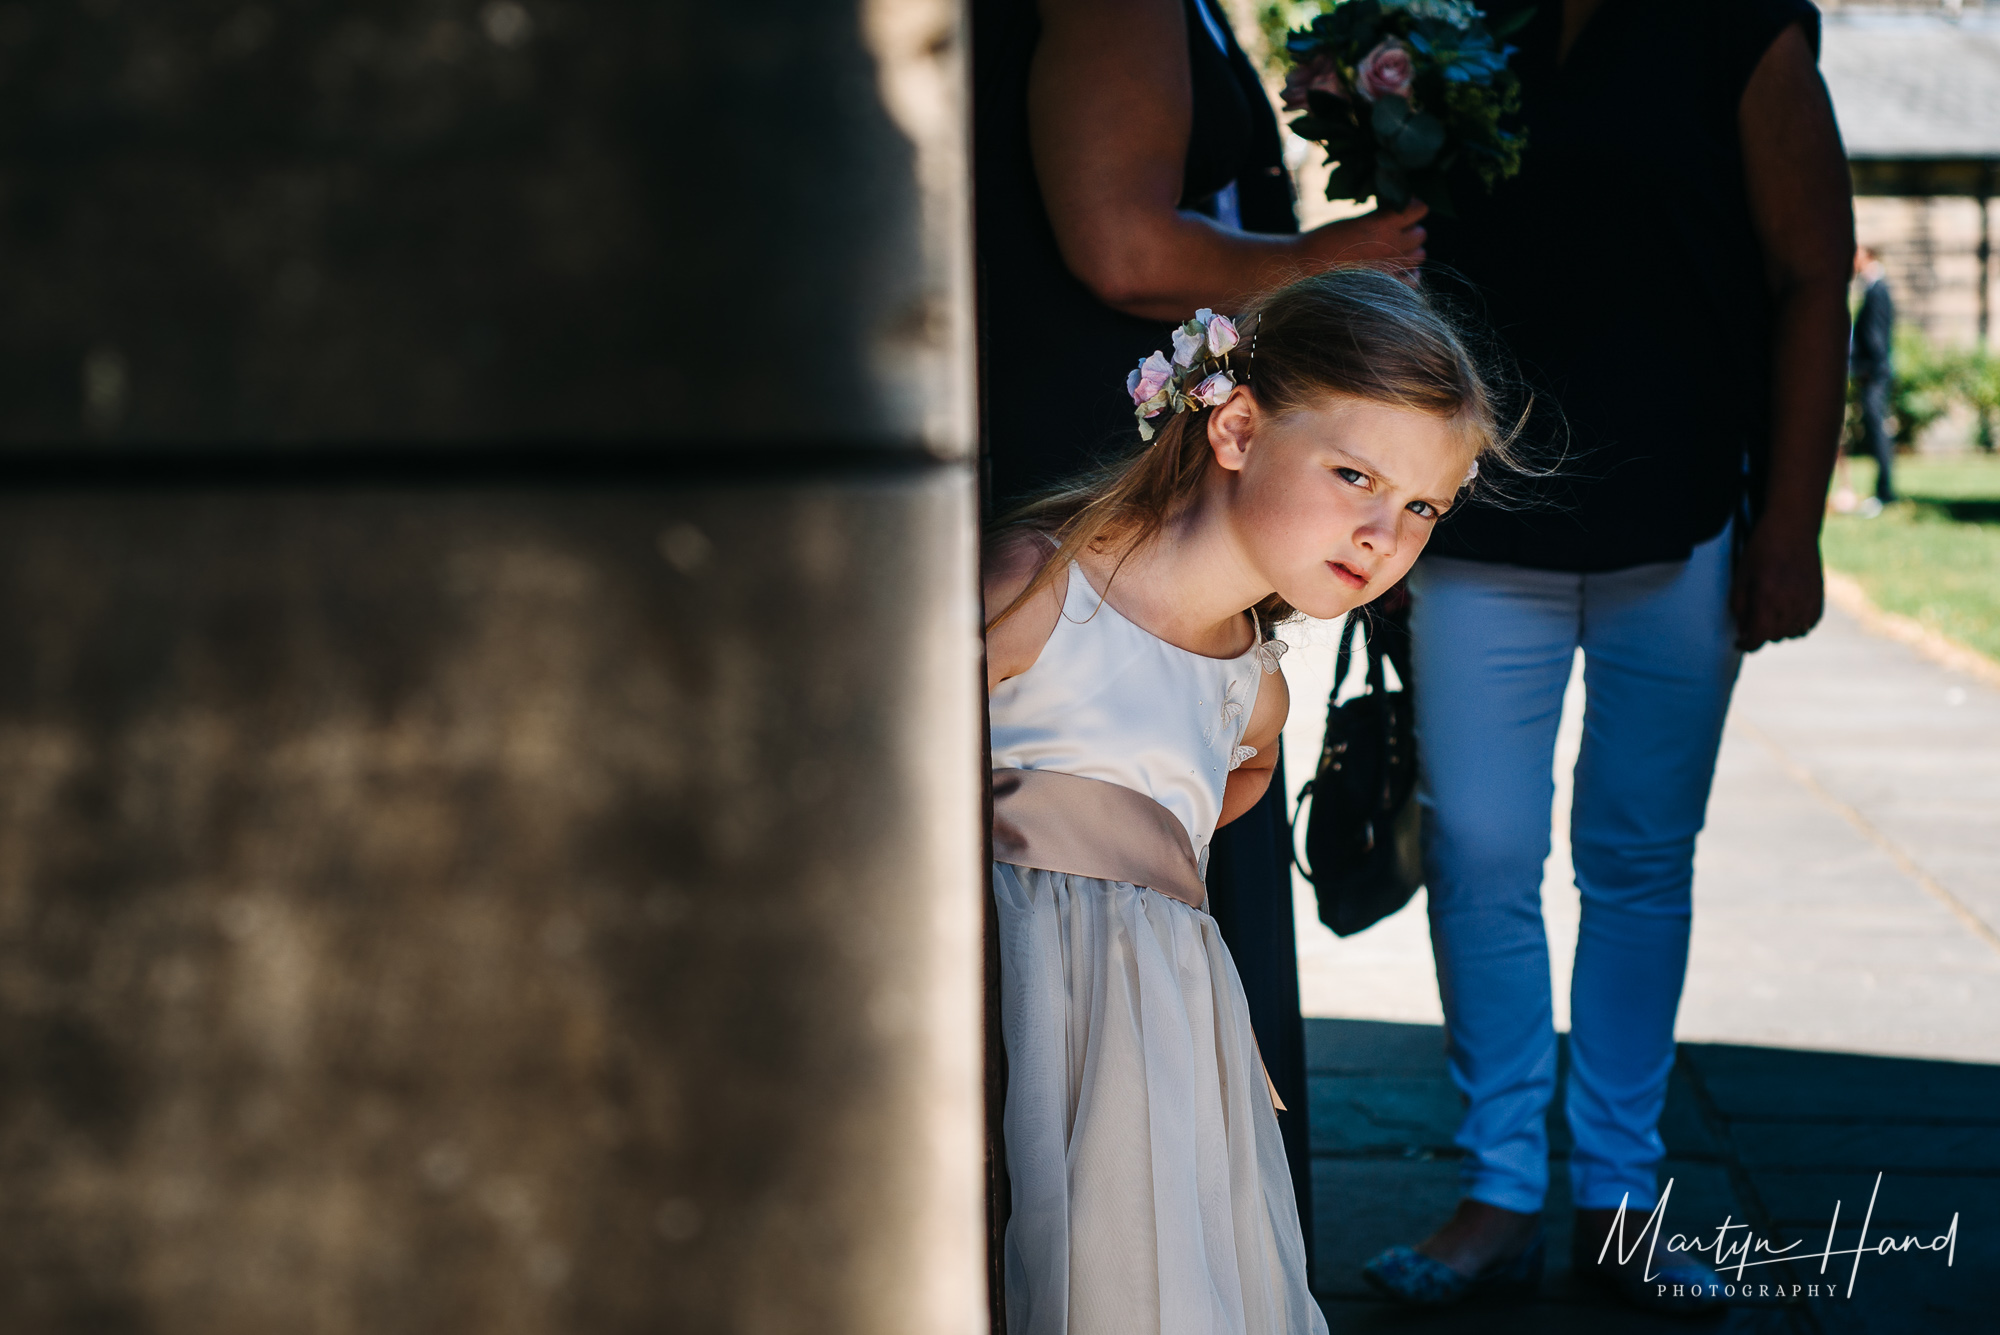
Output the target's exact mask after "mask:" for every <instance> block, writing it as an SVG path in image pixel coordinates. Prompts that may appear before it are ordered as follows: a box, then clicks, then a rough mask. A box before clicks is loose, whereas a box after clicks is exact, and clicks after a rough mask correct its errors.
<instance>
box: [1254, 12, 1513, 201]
mask: <svg viewBox="0 0 2000 1335" xmlns="http://www.w3.org/2000/svg"><path fill="white" fill-rule="evenodd" d="M1281 12H1282V11H1281V10H1280V8H1279V7H1278V6H1276V5H1274V6H1272V7H1271V8H1270V9H1269V10H1268V11H1267V12H1266V14H1265V16H1264V22H1265V26H1267V27H1270V26H1272V24H1273V21H1274V20H1275V19H1276V18H1277V17H1278V16H1279V15H1280V14H1281ZM1526 17H1527V16H1526V15H1517V16H1515V17H1514V18H1512V19H1510V20H1509V21H1508V23H1507V24H1506V25H1505V28H1504V31H1503V32H1501V33H1498V34H1496V33H1495V32H1493V31H1492V30H1490V29H1488V28H1487V26H1486V23H1485V17H1484V15H1482V14H1481V13H1480V12H1479V11H1478V10H1477V9H1475V8H1473V7H1472V5H1470V4H1468V3H1465V2H1464V0H1338V2H1337V3H1335V4H1334V5H1333V6H1332V7H1331V8H1329V9H1327V10H1326V11H1325V12H1323V13H1321V14H1319V15H1317V16H1316V17H1314V18H1313V19H1312V20H1311V21H1310V22H1309V23H1307V24H1306V25H1305V26H1304V27H1301V28H1296V29H1294V30H1292V31H1291V32H1290V33H1289V34H1288V35H1287V36H1286V39H1285V43H1284V47H1285V52H1286V54H1287V56H1288V57H1289V58H1290V60H1291V62H1292V65H1293V76H1294V79H1295V80H1302V81H1304V82H1310V81H1311V79H1312V76H1313V75H1314V74H1315V73H1317V74H1319V75H1320V76H1321V77H1324V76H1325V75H1326V74H1328V73H1331V74H1333V75H1337V77H1338V79H1339V81H1340V84H1341V87H1342V89H1343V92H1342V93H1334V92H1328V91H1325V90H1324V89H1323V88H1315V89H1309V90H1308V91H1307V92H1306V94H1305V100H1306V114H1305V115H1303V116H1301V117H1299V119H1297V120H1295V121H1293V122H1292V127H1291V128H1292V132H1293V133H1294V134H1297V135H1299V136H1300V137H1301V138H1304V139H1310V140H1313V141H1315V142H1317V143H1319V144H1321V145H1323V146H1324V147H1325V148H1326V151H1327V160H1328V162H1330V163H1332V164H1333V173H1332V175H1331V176H1330V177H1329V179H1328V181H1327V190H1326V193H1327V198H1328V199H1356V200H1361V199H1366V198H1368V197H1369V196H1370V195H1373V196H1375V197H1376V199H1377V200H1379V201H1380V202H1381V204H1382V205H1383V206H1384V207H1387V208H1392V209H1393V208H1402V207H1404V206H1405V205H1407V204H1408V203H1409V202H1410V200H1411V199H1412V198H1413V197H1416V198H1421V199H1423V200H1424V201H1425V202H1426V203H1428V204H1429V205H1430V206H1431V208H1432V210H1433V211H1435V212H1438V213H1441V214H1447V215H1448V214H1450V212H1451V197H1450V192H1449V190H1448V189H1447V188H1446V184H1445V182H1446V178H1447V176H1448V175H1449V173H1450V172H1451V171H1452V169H1453V168H1454V167H1455V166H1457V165H1458V164H1459V163H1460V162H1461V161H1462V162H1464V163H1465V164H1466V165H1467V166H1469V167H1471V168H1472V170H1473V171H1474V172H1475V173H1476V174H1477V175H1478V176H1479V179H1480V180H1481V181H1482V182H1483V183H1484V184H1485V185H1486V187H1487V188H1488V189H1491V188H1492V187H1493V186H1494V184H1495V183H1496V182H1498V181H1500V180H1502V179H1504V178H1506V177H1509V176H1512V175H1513V174H1514V173H1515V172H1517V171H1519V170H1520V169H1521V150H1522V148H1523V146H1524V137H1523V135H1522V134H1521V133H1519V132H1518V131H1516V130H1509V129H1506V128H1504V127H1503V122H1504V121H1505V120H1507V118H1509V117H1511V116H1512V115H1514V113H1516V112H1517V111H1518V110H1519V109H1520V81H1519V80H1518V79H1517V78H1516V77H1515V75H1514V73H1513V71H1511V70H1509V69H1508V68H1507V58H1508V57H1509V56H1510V55H1512V54H1513V51H1514V48H1513V47H1510V46H1505V45H1502V44H1501V43H1500V41H1499V40H1498V39H1499V37H1502V36H1505V35H1507V34H1508V33H1511V32H1513V31H1515V30H1517V29H1518V27H1519V26H1520V23H1521V22H1522V21H1524V20H1525V18H1526ZM1385 41H1392V42H1395V43H1398V44H1400V45H1401V46H1402V47H1403V48H1404V49H1405V50H1406V51H1407V52H1408V54H1409V57H1410V62H1411V65H1412V68H1413V77H1412V79H1411V82H1410V87H1409V95H1408V96H1407V97H1402V96H1393V95H1384V96H1382V97H1379V98H1377V99H1375V100H1374V101H1373V102H1370V101H1368V100H1365V99H1364V98H1362V97H1361V96H1360V94H1359V93H1358V91H1357V89H1358V87H1359V83H1358V75H1357V71H1358V70H1359V69H1360V68H1361V66H1362V64H1363V62H1364V61H1365V60H1366V59H1367V57H1368V55H1369V53H1370V52H1372V51H1374V50H1375V49H1376V48H1377V47H1378V46H1379V45H1381V44H1382V43H1383V42H1385Z"/></svg>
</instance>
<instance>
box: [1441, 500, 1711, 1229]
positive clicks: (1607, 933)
mask: <svg viewBox="0 0 2000 1335" xmlns="http://www.w3.org/2000/svg"><path fill="white" fill-rule="evenodd" d="M1730 539H1731V535H1730V531H1729V530H1728V529H1725V530H1724V531H1723V533H1722V534H1721V535H1720V536H1719V537H1716V538H1714V539H1712V540H1711V541H1709V542H1707V543H1704V544H1703V545H1702V546H1700V547H1698V548H1696V549H1695V551H1694V552H1693V553H1692V554H1691V555H1690V556H1689V558H1688V559H1687V560H1686V561H1676V562H1669V563H1662V564H1658V565H1647V566H1638V567H1634V568H1632V569H1629V570H1620V571H1614V572H1612V573H1609V574H1592V575H1578V574H1567V573H1563V572H1560V571H1548V570H1530V569H1525V568H1522V567H1518V566H1503V565H1491V564H1486V563H1483V562H1477V561H1461V560H1453V559H1447V558H1438V557H1426V558H1424V559H1423V560H1421V561H1419V562H1418V564H1417V567H1416V569H1415V571H1414V572H1413V573H1412V574H1411V577H1410V591H1411V595H1412V597H1413V599H1414V604H1413V607H1412V612H1411V629H1412V635H1413V657H1412V667H1413V669H1414V676H1415V678H1416V680H1415V682H1414V683H1413V684H1414V686H1415V689H1416V722H1417V739H1418V752H1419V755H1420V756H1421V762H1422V786H1421V788H1420V790H1419V794H1420V797H1421V800H1422V802H1423V804H1424V820H1425V827H1424V861H1425V871H1426V878H1427V881H1428V884H1429V892H1430V921H1431V943H1432V946H1433V949H1434V950H1435V952H1436V955H1437V970H1438V991H1439V994H1440V996H1441V998H1442V1000H1443V1002H1444V1014H1445V1030H1446V1037H1447V1044H1448V1048H1449V1054H1450V1060H1451V1074H1452V1079H1453V1080H1454V1081H1455V1082H1456V1083H1457V1085H1458V1088H1459V1090H1460V1092H1461V1093H1463V1094H1464V1096H1465V1098H1466V1100H1467V1105H1468V1106H1467V1110H1466V1114H1465V1121H1464V1123H1463V1125H1461V1127H1460V1128H1459V1132H1458V1136H1457V1143H1458V1144H1459V1145H1460V1146H1461V1147H1462V1148H1463V1149H1464V1150H1465V1152H1466V1160H1465V1177H1466V1181H1465V1189H1466V1194H1467V1195H1469V1196H1471V1197H1472V1198H1474V1199H1475V1200H1481V1201H1486V1202H1488V1203H1490V1204H1493V1205H1498V1206H1501V1207H1503V1208H1506V1209H1509V1210H1523V1211H1532V1210H1539V1209H1540V1208H1541V1207H1542V1201H1543V1197H1544V1196H1545V1194H1546V1193H1547V1190H1548V1174H1549V1167H1548V1133H1547V1126H1546V1122H1545V1117H1546V1112H1547V1108H1548V1104H1549V1100H1550V1098H1551V1097H1552V1095H1553V1093H1554V1090H1555V1078H1556V1036H1555V1027H1554V1014H1553V1008H1552V1005H1551V998H1550V990H1549V989H1550V984H1549V946H1548V938H1547V935H1546V934H1545V932H1544V931H1543V927H1542V912H1541V885H1542V864H1543V861H1544V860H1545V859H1546V858H1547V856H1548V853H1549V819H1550V806H1551V803H1552V802H1553V801H1554V797H1555V782H1554V777H1553V769H1554V763H1553V762H1554V754H1555V742H1556V725H1557V723H1558V721H1559V719H1560V716H1561V713H1562V698H1563V688H1564V687H1565V685H1567V683H1568V681H1569V676H1570V669H1571V664H1572V661H1573V659H1574V656H1575V652H1576V650H1577V649H1578V648H1579V647H1581V648H1582V650H1583V655H1584V688H1585V700H1586V702H1585V707H1584V729H1583V749H1582V753H1581V755H1580V757H1579V759H1578V761H1577V766H1576V779H1575V784H1576V786H1575V794H1574V805H1573V808H1572V816H1571V822H1570V842H1571V850H1572V853H1573V856H1574V861H1575V865H1576V879H1577V888H1578V890H1579V891H1580V892H1581V895H1582V922H1581V927H1580V931H1579V934H1578V938H1577V945H1576V967H1575V970H1574V972H1573V974H1572V981H1571V985H1570V1071H1569V1085H1568V1097H1567V1100H1566V1106H1565V1108H1564V1112H1565V1114H1566V1115H1567V1117H1568V1119H1569V1126H1570V1132H1571V1136H1572V1138H1573V1140H1574V1144H1575V1148H1574V1149H1573V1150H1572V1152H1571V1154H1570V1185H1571V1189H1572V1197H1573V1199H1574V1201H1575V1203H1576V1205H1577V1207H1578V1208H1580V1209H1597V1208H1609V1207H1613V1206H1616V1205H1617V1204H1618V1203H1619V1200H1620V1198H1621V1197H1623V1196H1624V1195H1625V1193H1627V1192H1630V1193H1631V1204H1632V1205H1633V1206H1635V1207H1639V1208H1651V1207H1652V1205H1653V1204H1654V1203H1655V1199H1656V1192H1657V1190H1658V1187H1657V1180H1656V1169H1657V1166H1658V1164H1659V1161H1660V1158H1661V1155H1662V1147H1661V1143H1660V1137H1659V1132H1658V1130H1657V1127H1658V1123H1659V1118H1660V1109H1661V1106H1662V1104H1663V1103H1664V1102H1665V1099H1666V1089H1667V1074H1668V1072H1669V1071H1670V1070H1671V1069H1672V1066H1673V1057H1674V1012H1675V1011H1676V1010H1677V1009H1678V1007H1679V1005H1680V995H1681V982H1682V979H1683V977H1684V975H1685V973H1686V969H1687V948H1688V926H1689V920H1690V917H1691V903H1692V900H1691V890H1692V886H1693V879H1694V842H1695V836H1696V834H1698V833H1699V832H1700V830H1701V827H1702V821H1703V818H1704V815H1705V812H1706V808H1707V806H1708V793H1709V787H1710V784H1711V782H1712V781H1713V779H1714V776H1715V756H1716V751H1717V748H1718V747H1719V745H1720V743H1721V738H1722V723H1723V717H1724V715H1725V714H1726V713H1727V711H1728V708H1729V695H1730V691H1731V689H1732V688H1733V687H1734V685H1735V682H1736V671H1737V667H1738V664H1739V663H1740V661H1741V655H1740V654H1739V653H1738V652H1737V650H1736V648H1735V625H1734V622H1733V620H1732V618H1731V617H1730V614H1729V606H1728V598H1729V579H1730V568H1731V541H1730Z"/></svg>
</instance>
